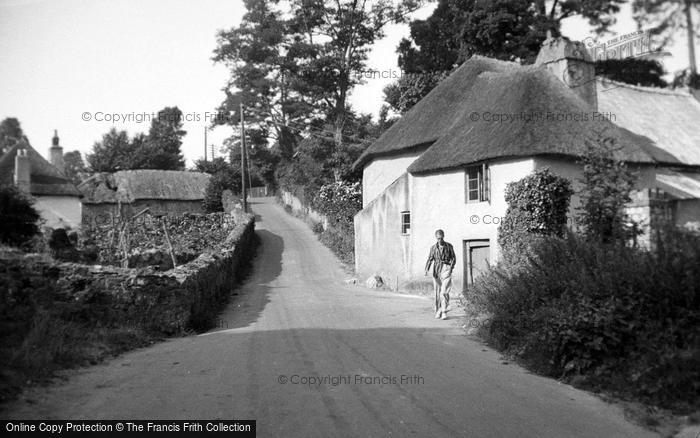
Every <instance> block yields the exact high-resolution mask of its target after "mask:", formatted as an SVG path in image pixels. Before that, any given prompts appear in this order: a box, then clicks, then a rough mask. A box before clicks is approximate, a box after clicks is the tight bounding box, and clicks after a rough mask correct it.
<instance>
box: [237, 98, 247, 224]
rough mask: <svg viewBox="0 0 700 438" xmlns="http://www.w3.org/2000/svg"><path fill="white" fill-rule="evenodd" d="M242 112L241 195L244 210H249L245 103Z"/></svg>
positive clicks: (241, 107)
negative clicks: (246, 183)
mask: <svg viewBox="0 0 700 438" xmlns="http://www.w3.org/2000/svg"><path fill="white" fill-rule="evenodd" d="M239 111H240V112H241V195H242V198H243V211H245V212H248V199H246V189H245V159H246V156H245V152H246V151H245V119H244V117H243V103H241V104H240V105H239Z"/></svg>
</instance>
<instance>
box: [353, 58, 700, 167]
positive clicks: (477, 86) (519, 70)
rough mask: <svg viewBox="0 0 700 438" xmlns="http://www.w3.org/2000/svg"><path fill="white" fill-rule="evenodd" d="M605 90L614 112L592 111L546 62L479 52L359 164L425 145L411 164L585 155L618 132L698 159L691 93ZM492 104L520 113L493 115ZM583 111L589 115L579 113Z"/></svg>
mask: <svg viewBox="0 0 700 438" xmlns="http://www.w3.org/2000/svg"><path fill="white" fill-rule="evenodd" d="M597 94H598V102H599V109H598V111H599V112H600V113H603V114H604V113H609V116H610V119H609V120H607V119H606V118H604V117H598V118H597V119H594V117H592V116H593V113H592V112H591V110H590V109H589V106H587V105H586V103H585V102H584V101H583V100H581V98H580V97H579V96H578V95H577V94H576V93H575V92H574V91H573V90H571V89H570V88H569V87H568V86H567V85H565V84H564V83H563V82H562V81H561V80H560V78H558V77H556V76H555V75H553V74H552V73H551V72H549V71H548V70H547V69H546V68H545V67H543V66H520V65H518V64H514V63H509V62H503V61H496V60H493V59H490V58H484V57H480V56H474V57H472V58H471V59H469V60H468V61H466V62H465V63H464V64H463V65H462V66H460V67H459V68H458V69H457V70H455V72H453V73H452V74H451V75H450V76H449V77H448V78H446V79H445V80H444V81H442V82H441V83H440V84H439V85H438V86H437V87H435V89H433V90H432V91H431V92H430V93H429V94H428V95H427V96H426V97H425V98H423V99H422V100H421V101H420V102H418V103H417V104H416V105H415V106H414V107H413V108H412V109H411V110H409V111H408V112H407V113H406V114H405V115H404V116H403V117H402V118H401V119H400V120H399V121H397V122H396V123H395V124H394V125H393V126H392V127H391V128H390V129H388V130H387V131H386V132H385V133H384V134H383V135H382V136H381V137H380V138H379V139H377V141H376V142H375V143H374V144H372V146H370V147H369V148H368V149H367V150H366V151H365V152H364V153H363V154H362V156H361V157H360V158H359V159H358V160H357V161H356V162H355V167H356V168H358V167H361V166H363V165H365V164H366V163H367V162H368V161H370V160H372V159H373V158H375V157H380V156H383V155H392V154H398V153H404V152H407V151H410V150H416V149H417V148H418V147H423V148H425V149H426V150H425V152H423V153H422V154H421V156H420V157H419V158H418V159H417V160H416V161H415V162H414V163H413V164H412V165H411V166H410V167H409V169H408V170H409V172H413V173H418V172H432V171H438V170H442V169H448V168H457V167H462V166H464V165H467V164H469V163H476V162H478V161H483V160H489V159H494V158H508V157H523V156H535V155H560V156H571V157H580V155H581V153H582V152H583V151H584V150H585V147H586V144H587V143H588V142H591V141H597V140H599V138H600V137H599V136H601V135H602V136H603V137H604V138H606V139H613V140H614V141H615V143H616V145H617V146H619V147H620V148H621V151H620V158H622V159H624V160H625V161H628V162H635V163H662V164H672V165H693V166H700V130H699V129H698V128H697V126H698V122H697V121H698V120H700V103H698V102H697V100H695V99H694V98H693V97H692V96H691V95H690V94H687V93H678V92H669V91H664V90H658V89H648V88H643V87H633V86H629V85H622V84H620V87H618V88H613V89H609V85H607V86H606V87H601V86H600V84H599V85H598V93H597ZM472 113H474V114H477V115H478V118H479V120H473V119H472V118H471V117H470V116H471V115H472ZM486 113H488V114H511V115H516V116H517V115H519V114H521V117H520V119H516V120H515V121H507V122H502V123H498V122H489V121H485V120H484V114H486ZM547 114H556V115H558V116H557V117H562V115H563V118H564V120H562V121H559V120H552V119H548V118H547ZM584 114H585V115H587V117H588V120H580V119H581V117H582V115H584ZM538 115H539V118H538Z"/></svg>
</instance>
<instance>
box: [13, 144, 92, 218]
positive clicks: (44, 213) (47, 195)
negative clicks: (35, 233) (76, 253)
mask: <svg viewBox="0 0 700 438" xmlns="http://www.w3.org/2000/svg"><path fill="white" fill-rule="evenodd" d="M49 159H50V160H51V162H49V161H47V160H46V159H45V158H44V157H42V156H41V154H39V153H38V152H37V151H36V150H35V149H34V148H33V147H32V146H31V145H30V144H29V142H28V141H27V140H26V139H24V138H23V139H18V140H17V141H16V143H15V144H14V145H13V146H11V147H9V148H6V150H3V151H0V183H2V184H14V185H15V186H17V187H18V188H19V189H20V190H22V191H23V192H25V193H26V194H28V195H30V196H31V197H32V198H33V199H34V208H35V209H36V210H37V212H38V213H39V215H40V216H41V218H42V219H43V221H44V223H43V225H44V226H46V227H48V228H77V227H79V226H80V223H81V215H82V213H81V211H82V204H81V202H80V198H81V197H82V195H81V194H80V192H79V191H78V189H77V187H76V186H75V185H74V184H73V182H72V181H71V180H70V179H68V178H67V177H66V176H65V175H64V173H63V172H64V162H63V148H62V147H61V145H60V144H59V138H58V133H57V132H56V131H54V136H53V139H52V142H51V147H50V148H49Z"/></svg>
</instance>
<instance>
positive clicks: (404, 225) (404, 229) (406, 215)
mask: <svg viewBox="0 0 700 438" xmlns="http://www.w3.org/2000/svg"><path fill="white" fill-rule="evenodd" d="M401 234H403V235H408V234H411V212H410V211H402V212H401Z"/></svg>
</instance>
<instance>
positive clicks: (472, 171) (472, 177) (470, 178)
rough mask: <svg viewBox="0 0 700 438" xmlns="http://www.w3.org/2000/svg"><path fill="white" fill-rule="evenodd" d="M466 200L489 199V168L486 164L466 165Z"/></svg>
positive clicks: (481, 200) (480, 200) (479, 200)
mask: <svg viewBox="0 0 700 438" xmlns="http://www.w3.org/2000/svg"><path fill="white" fill-rule="evenodd" d="M465 199H466V202H484V201H488V200H489V168H488V166H487V165H486V164H482V165H480V166H470V167H467V170H466V172H465Z"/></svg>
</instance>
